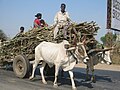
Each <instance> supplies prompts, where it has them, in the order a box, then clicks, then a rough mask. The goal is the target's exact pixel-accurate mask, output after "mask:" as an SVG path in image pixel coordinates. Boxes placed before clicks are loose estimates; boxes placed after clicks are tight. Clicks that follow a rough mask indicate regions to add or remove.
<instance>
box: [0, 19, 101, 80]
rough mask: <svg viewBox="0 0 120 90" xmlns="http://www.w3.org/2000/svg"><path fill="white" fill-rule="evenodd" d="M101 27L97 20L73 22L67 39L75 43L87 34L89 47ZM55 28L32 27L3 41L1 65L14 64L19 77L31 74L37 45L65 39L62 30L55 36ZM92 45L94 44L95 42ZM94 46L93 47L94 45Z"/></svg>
mask: <svg viewBox="0 0 120 90" xmlns="http://www.w3.org/2000/svg"><path fill="white" fill-rule="evenodd" d="M98 29H99V27H98V26H97V24H96V23H95V22H93V21H92V22H90V23H88V22H83V23H79V24H71V25H70V26H68V28H67V40H68V41H69V42H70V44H71V45H75V43H76V42H79V41H80V40H81V39H83V37H84V36H85V37H86V39H87V41H88V42H87V41H86V43H87V49H91V48H90V47H89V46H90V45H91V43H96V40H95V38H94V35H96V33H97V31H98ZM53 30H54V29H53V28H52V27H49V28H46V27H45V28H44V27H43V28H41V29H31V30H29V31H28V32H25V33H24V34H18V35H16V36H15V37H14V38H12V39H11V40H9V41H5V42H2V43H1V46H0V66H4V65H7V64H12V65H13V71H14V73H15V75H16V76H17V77H20V78H24V77H27V76H29V73H30V66H31V64H32V63H33V60H34V58H35V55H34V52H35V51H34V50H35V47H36V46H37V45H38V44H39V43H40V42H42V41H49V42H55V43H59V42H61V41H62V40H63V34H62V32H61V31H60V32H59V34H58V36H57V37H56V39H54V38H53ZM91 46H94V45H93V44H92V45H91ZM92 48H93V47H92Z"/></svg>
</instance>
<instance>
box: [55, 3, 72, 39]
mask: <svg viewBox="0 0 120 90" xmlns="http://www.w3.org/2000/svg"><path fill="white" fill-rule="evenodd" d="M65 8H66V5H65V4H64V3H62V4H61V10H60V11H59V12H57V14H56V15H55V18H54V26H55V29H54V39H55V38H56V36H57V33H58V31H59V29H61V28H62V32H63V36H64V38H66V39H67V35H66V34H67V31H66V29H67V28H68V26H69V24H70V22H71V20H70V17H69V14H68V12H67V11H65Z"/></svg>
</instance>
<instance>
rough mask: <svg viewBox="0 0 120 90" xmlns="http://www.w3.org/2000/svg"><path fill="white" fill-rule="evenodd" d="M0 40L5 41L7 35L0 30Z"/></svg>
mask: <svg viewBox="0 0 120 90" xmlns="http://www.w3.org/2000/svg"><path fill="white" fill-rule="evenodd" d="M0 40H1V41H6V40H7V35H6V34H5V33H4V32H3V31H2V30H0Z"/></svg>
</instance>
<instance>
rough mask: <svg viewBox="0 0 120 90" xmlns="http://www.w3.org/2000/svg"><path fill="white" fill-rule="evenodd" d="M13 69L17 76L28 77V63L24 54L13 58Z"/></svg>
mask: <svg viewBox="0 0 120 90" xmlns="http://www.w3.org/2000/svg"><path fill="white" fill-rule="evenodd" d="M13 70H14V73H15V75H16V76H17V77H19V78H24V77H29V70H30V63H29V60H28V59H27V57H26V56H25V55H18V56H16V57H15V59H14V60H13Z"/></svg>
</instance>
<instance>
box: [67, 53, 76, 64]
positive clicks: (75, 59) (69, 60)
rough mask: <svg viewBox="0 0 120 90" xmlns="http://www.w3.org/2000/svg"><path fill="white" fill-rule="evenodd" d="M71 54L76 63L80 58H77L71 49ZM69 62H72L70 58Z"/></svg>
mask: <svg viewBox="0 0 120 90" xmlns="http://www.w3.org/2000/svg"><path fill="white" fill-rule="evenodd" d="M70 54H71V55H72V56H73V58H74V59H75V60H76V64H77V63H78V60H77V57H76V56H75V55H74V53H72V52H71V51H70ZM69 62H70V60H69Z"/></svg>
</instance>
